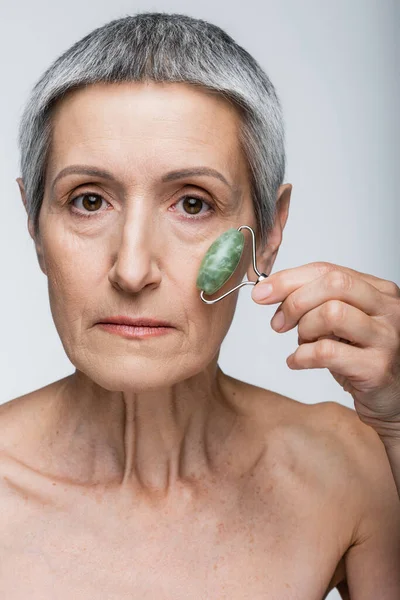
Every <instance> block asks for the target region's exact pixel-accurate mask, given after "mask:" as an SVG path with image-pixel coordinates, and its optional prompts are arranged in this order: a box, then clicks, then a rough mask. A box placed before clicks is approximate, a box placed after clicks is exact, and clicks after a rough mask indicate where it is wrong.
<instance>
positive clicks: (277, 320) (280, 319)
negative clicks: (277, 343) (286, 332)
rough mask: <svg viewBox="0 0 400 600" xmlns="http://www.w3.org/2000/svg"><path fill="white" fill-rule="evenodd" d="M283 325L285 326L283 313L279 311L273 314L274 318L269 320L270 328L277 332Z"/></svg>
mask: <svg viewBox="0 0 400 600" xmlns="http://www.w3.org/2000/svg"><path fill="white" fill-rule="evenodd" d="M284 324H285V315H284V314H283V311H281V310H279V311H278V312H277V313H275V314H274V316H273V318H272V320H271V327H272V328H273V329H275V330H276V331H279V330H280V329H282V327H283V326H284Z"/></svg>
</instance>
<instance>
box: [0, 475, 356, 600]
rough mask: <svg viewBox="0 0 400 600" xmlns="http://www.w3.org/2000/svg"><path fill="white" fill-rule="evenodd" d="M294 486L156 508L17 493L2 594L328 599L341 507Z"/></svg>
mask: <svg viewBox="0 0 400 600" xmlns="http://www.w3.org/2000/svg"><path fill="white" fill-rule="evenodd" d="M275 484H276V482H275ZM272 488H274V489H272ZM278 488H280V489H278ZM290 489H291V488H290V486H289V487H287V486H277V485H275V486H272V487H271V486H270V487H269V488H268V486H267V487H266V488H265V489H260V488H259V487H258V486H254V485H253V486H248V487H247V488H246V489H242V490H241V491H240V492H239V493H238V492H236V493H233V494H232V495H231V496H228V494H227V496H226V497H225V498H224V497H219V498H218V499H216V498H210V502H209V504H208V505H207V504H202V505H196V506H192V507H190V508H188V507H185V508H184V509H181V510H180V509H179V508H178V507H173V506H165V507H163V508H159V509H158V510H152V511H148V512H146V511H144V512H143V511H140V510H136V511H135V508H132V510H131V511H126V509H125V508H124V509H121V506H119V505H118V503H117V502H115V504H113V499H112V498H110V499H108V501H107V502H106V503H104V501H102V502H101V503H100V504H99V503H98V502H96V501H95V500H94V499H93V498H87V497H85V498H83V497H82V498H80V499H79V500H78V499H75V503H74V504H72V503H69V504H65V503H61V504H57V503H48V504H47V505H46V503H43V502H42V503H40V502H38V501H37V500H36V501H35V502H33V501H32V500H30V499H29V497H27V496H25V497H23V496H21V495H20V494H18V495H14V497H13V502H12V503H10V502H9V501H8V502H7V501H5V502H4V503H3V506H2V509H3V510H2V511H1V515H2V516H1V518H0V536H1V546H0V597H4V598H8V597H9V598H11V597H12V598H13V600H26V598H27V597H29V598H30V599H31V600H39V599H40V600H50V599H51V600H52V599H53V598H54V597H57V599H58V600H64V599H65V600H66V599H70V598H80V599H82V600H84V599H86V598H87V599H92V598H96V599H97V600H103V599H104V600H117V599H118V600H128V599H129V600H133V599H140V600H145V599H147V598H149V599H150V598H151V599H154V598H157V599H158V600H172V599H174V600H180V599H182V600H183V599H185V600H187V599H188V598H190V599H196V600H200V599H204V600H214V599H215V600H217V599H218V600H222V599H229V600H235V599H238V600H239V599H240V600H243V599H246V598H249V599H252V600H257V599H260V600H261V599H265V600H266V599H271V600H273V599H274V600H275V599H278V598H279V600H294V599H298V600H314V599H315V600H322V598H323V597H324V595H325V594H326V592H327V590H328V588H329V584H330V582H331V580H332V577H333V574H334V571H335V569H336V567H337V564H338V561H339V560H340V557H341V554H342V553H343V552H344V551H345V548H342V547H341V542H340V536H338V523H339V514H338V513H337V511H336V510H335V507H332V506H331V507H330V510H327V509H329V507H328V506H327V505H326V504H325V503H324V502H321V498H320V496H318V497H317V496H315V497H314V495H313V493H312V492H311V491H310V490H308V493H307V496H305V495H304V493H300V491H298V494H297V496H296V495H295V494H293V493H290ZM316 493H317V492H316ZM328 514H329V515H330V516H329V518H328Z"/></svg>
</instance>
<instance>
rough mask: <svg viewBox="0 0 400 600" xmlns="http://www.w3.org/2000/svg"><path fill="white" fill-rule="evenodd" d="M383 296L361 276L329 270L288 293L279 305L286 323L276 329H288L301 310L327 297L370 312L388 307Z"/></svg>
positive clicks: (299, 315) (296, 320)
mask: <svg viewBox="0 0 400 600" xmlns="http://www.w3.org/2000/svg"><path fill="white" fill-rule="evenodd" d="M382 298H383V296H382V293H381V292H379V291H378V290H377V289H376V288H375V287H373V286H372V285H370V284H369V283H367V282H366V281H364V280H363V279H360V278H356V277H353V276H351V275H349V274H348V273H345V272H344V271H338V270H334V271H329V272H328V273H326V274H325V275H322V276H321V277H319V278H318V279H313V280H311V281H308V282H306V283H305V284H303V285H302V286H301V287H300V288H297V289H296V290H295V291H293V292H292V293H289V295H288V296H287V297H286V299H285V300H284V301H283V302H282V304H281V306H280V307H279V310H280V311H282V312H283V314H284V317H285V325H284V327H283V328H282V329H280V330H279V331H280V332H282V333H283V332H284V331H289V330H290V329H292V328H293V327H294V326H295V325H296V324H297V323H298V322H299V320H300V319H301V317H302V316H303V315H304V314H306V313H307V312H309V311H311V310H312V309H314V308H316V307H317V306H319V305H321V304H324V303H326V302H328V301H330V300H340V301H342V302H345V303H347V304H350V305H352V306H354V307H355V308H358V309H359V310H362V311H363V312H364V313H366V314H367V315H370V316H372V315H374V316H377V315H383V314H385V309H386V308H387V307H386V304H385V302H383V301H382ZM277 312H278V311H277ZM274 316H275V315H274ZM271 323H272V320H271ZM272 326H273V324H272Z"/></svg>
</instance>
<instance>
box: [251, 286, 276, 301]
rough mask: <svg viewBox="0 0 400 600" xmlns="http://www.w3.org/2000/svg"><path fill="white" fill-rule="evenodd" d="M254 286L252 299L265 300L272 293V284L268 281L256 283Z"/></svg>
mask: <svg viewBox="0 0 400 600" xmlns="http://www.w3.org/2000/svg"><path fill="white" fill-rule="evenodd" d="M254 287H255V289H254V290H253V298H254V300H266V299H267V298H268V296H270V295H271V293H272V285H271V284H270V283H257V285H255V286H254Z"/></svg>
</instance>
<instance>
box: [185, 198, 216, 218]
mask: <svg viewBox="0 0 400 600" xmlns="http://www.w3.org/2000/svg"><path fill="white" fill-rule="evenodd" d="M180 202H181V203H182V207H183V210H184V212H185V213H186V214H187V215H200V214H201V209H202V208H203V206H207V207H208V210H206V211H203V213H202V216H203V215H205V214H207V213H208V212H210V211H212V210H213V208H212V206H211V204H210V203H209V202H206V201H205V200H204V198H200V197H197V196H183V197H182V198H181V199H180V200H179V202H178V203H177V204H179V203H180ZM200 218H201V217H200Z"/></svg>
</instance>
